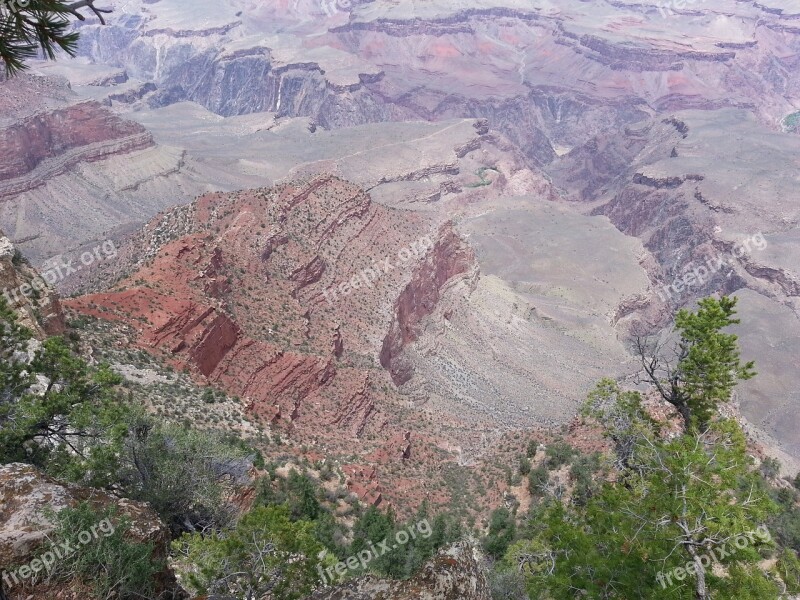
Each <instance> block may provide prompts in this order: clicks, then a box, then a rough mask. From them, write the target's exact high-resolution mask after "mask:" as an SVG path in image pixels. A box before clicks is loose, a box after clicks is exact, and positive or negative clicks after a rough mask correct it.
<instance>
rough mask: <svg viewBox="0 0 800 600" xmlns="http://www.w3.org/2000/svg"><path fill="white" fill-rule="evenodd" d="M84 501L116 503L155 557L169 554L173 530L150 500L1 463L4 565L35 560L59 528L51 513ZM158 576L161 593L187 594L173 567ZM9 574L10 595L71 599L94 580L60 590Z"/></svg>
mask: <svg viewBox="0 0 800 600" xmlns="http://www.w3.org/2000/svg"><path fill="white" fill-rule="evenodd" d="M84 502H86V503H88V504H89V505H90V506H91V507H93V508H94V509H97V510H103V509H106V508H108V507H115V508H116V509H117V513H116V517H115V518H120V519H122V518H124V519H127V520H128V521H129V523H130V525H131V527H130V530H129V532H128V535H130V537H131V539H132V540H133V541H136V542H148V543H152V544H153V552H154V554H153V556H154V558H155V559H159V560H160V559H166V556H167V553H168V550H169V531H168V530H167V528H166V527H165V526H164V525H163V523H161V521H160V520H159V519H158V517H157V515H156V514H155V513H154V512H153V511H152V510H151V509H150V508H149V507H148V506H147V505H146V504H144V503H141V502H133V501H131V500H127V499H124V498H118V497H116V496H112V495H110V494H108V493H106V492H103V491H100V490H95V489H90V488H83V487H79V486H73V485H64V484H61V483H58V482H57V481H55V480H54V479H52V478H50V477H48V476H46V475H44V474H43V473H41V472H40V471H38V470H37V469H36V468H35V467H32V466H30V465H26V464H22V463H11V464H7V465H2V466H0V565H2V567H3V569H7V570H13V568H14V567H17V566H20V565H24V564H27V563H29V562H30V561H31V560H32V559H33V558H35V557H36V555H37V551H38V550H39V549H40V548H42V546H43V545H44V544H45V542H46V541H47V539H48V535H49V534H51V533H52V532H53V530H54V525H53V522H52V517H51V516H50V515H51V514H53V513H58V512H60V511H62V510H64V509H65V508H74V507H76V506H77V505H78V504H81V503H84ZM112 524H113V519H112ZM76 533H77V532H76ZM157 577H158V579H157V581H156V590H157V593H161V592H167V591H170V592H175V593H176V594H177V595H175V596H174V597H175V598H180V597H181V595H180V594H179V593H178V588H177V584H176V581H175V577H174V575H173V574H172V572H171V571H169V570H167V569H165V570H164V571H163V572H162V573H160V574H159V575H158V576H157ZM5 579H6V582H5V584H6V589H5V592H6V594H7V595H8V598H9V600H24V599H27V598H31V597H34V598H39V597H44V594H48V593H49V594H52V593H57V597H59V598H64V599H65V600H83V598H85V594H86V590H85V589H82V586H83V584H85V583H89V582H79V581H75V582H65V583H62V584H60V585H59V587H58V589H53V587H52V586H50V585H45V584H44V583H42V582H38V581H35V582H32V581H31V580H27V581H25V580H23V581H19V582H15V581H14V580H13V578H11V576H10V575H9V576H7V577H6V578H5ZM9 581H10V582H11V584H10V585H11V588H10V589H9V587H8V586H9ZM0 585H2V583H0ZM40 594H41V595H40ZM169 597H173V596H171V595H170V596H169Z"/></svg>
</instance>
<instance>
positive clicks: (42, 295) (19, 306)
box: [0, 232, 65, 337]
mask: <svg viewBox="0 0 800 600" xmlns="http://www.w3.org/2000/svg"><path fill="white" fill-rule="evenodd" d="M56 278H57V272H55V271H54V272H52V273H50V277H48V278H44V277H42V275H40V274H39V273H38V272H37V271H36V270H35V269H34V268H33V267H31V266H30V264H28V262H27V261H26V260H25V259H24V257H23V256H22V254H20V253H19V251H18V250H17V249H16V248H15V247H14V244H12V243H11V240H9V239H8V238H7V237H5V236H4V235H3V233H2V232H0V295H2V296H3V297H4V298H5V300H6V302H7V303H8V305H9V306H10V307H11V308H12V309H13V310H14V311H15V312H16V313H17V314H18V315H19V317H20V322H21V323H22V324H23V325H25V326H26V327H28V328H29V329H31V330H32V331H34V332H36V333H37V334H38V335H39V336H40V337H42V336H44V335H48V334H49V335H53V334H58V333H62V332H63V331H64V329H65V325H64V313H63V312H62V310H61V303H60V302H59V299H58V295H57V294H56V292H55V291H54V289H53V287H52V284H53V283H55V280H56ZM47 279H50V281H48V280H47Z"/></svg>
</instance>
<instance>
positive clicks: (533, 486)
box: [528, 465, 550, 496]
mask: <svg viewBox="0 0 800 600" xmlns="http://www.w3.org/2000/svg"><path fill="white" fill-rule="evenodd" d="M549 481H550V473H549V472H548V470H547V469H546V468H545V467H544V465H541V466H538V467H536V468H535V469H533V470H532V471H531V472H530V474H529V475H528V491H529V492H530V493H531V495H532V496H543V495H544V489H545V487H546V486H547V483H548V482H549Z"/></svg>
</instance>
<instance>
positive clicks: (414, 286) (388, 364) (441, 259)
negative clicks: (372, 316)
mask: <svg viewBox="0 0 800 600" xmlns="http://www.w3.org/2000/svg"><path fill="white" fill-rule="evenodd" d="M474 262H475V257H474V255H473V253H472V249H471V248H469V247H468V246H467V245H466V244H464V243H463V241H462V240H461V238H459V237H458V235H457V234H456V233H455V232H454V231H453V229H452V226H451V225H450V224H447V225H446V226H444V227H443V228H442V230H441V231H440V233H439V236H438V238H437V242H436V244H435V245H434V248H433V250H432V251H431V253H430V254H429V255H428V257H427V259H426V260H425V262H423V263H422V264H421V265H420V266H419V267H418V268H417V269H416V270H415V271H414V276H413V278H412V279H411V281H410V282H409V283H408V285H406V287H405V289H404V290H403V291H402V293H401V294H400V297H399V298H398V299H397V302H396V303H395V318H394V321H393V322H392V325H391V327H390V328H389V332H388V333H387V335H386V337H385V338H384V340H383V347H382V348H381V354H380V359H381V365H383V366H384V367H385V368H386V369H388V370H389V371H390V372H391V374H392V379H393V380H394V382H395V383H396V384H398V385H401V384H403V383H405V382H406V381H408V380H409V379H411V376H412V372H411V370H410V367H409V366H408V365H407V364H406V363H405V362H404V361H403V360H402V351H403V347H404V346H405V345H406V344H408V343H410V342H413V341H414V340H415V339H417V333H418V332H417V328H418V326H419V324H420V321H422V319H423V318H424V317H426V316H427V315H429V314H431V313H432V312H433V309H434V307H435V306H436V303H437V302H438V301H439V297H440V295H441V292H442V288H443V286H444V285H445V283H447V282H448V281H449V280H450V279H452V278H453V277H455V276H456V275H460V274H462V273H465V272H467V271H469V270H470V269H471V268H472V266H473V265H474Z"/></svg>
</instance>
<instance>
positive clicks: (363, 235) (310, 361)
mask: <svg viewBox="0 0 800 600" xmlns="http://www.w3.org/2000/svg"><path fill="white" fill-rule="evenodd" d="M431 225H432V224H431V222H430V221H429V220H428V218H427V217H424V216H421V215H418V214H410V213H403V212H401V211H393V210H390V209H387V208H385V207H383V206H380V205H375V204H373V203H372V202H370V200H369V197H368V196H367V195H366V194H364V193H363V192H362V191H361V190H360V189H358V188H357V187H355V186H352V185H350V184H347V183H345V182H343V181H341V180H338V179H335V178H332V177H319V178H316V179H313V180H311V181H310V182H309V183H307V184H305V185H299V186H298V185H286V186H281V187H278V188H275V189H272V190H254V191H249V192H236V193H233V194H229V195H223V194H210V195H207V196H204V197H202V198H200V199H199V200H198V201H197V202H196V203H195V204H194V205H192V206H190V207H185V208H178V209H175V210H173V211H170V212H169V213H167V214H165V215H163V216H162V217H160V218H157V219H156V220H154V221H153V222H152V223H151V224H150V225H148V226H147V227H146V228H145V229H144V230H143V231H142V232H141V233H140V234H138V235H137V236H136V237H135V238H134V239H133V240H131V243H130V244H128V245H127V246H126V248H123V249H122V250H121V251H120V256H119V258H118V260H117V261H116V267H117V268H119V269H124V270H125V271H127V272H128V273H129V275H128V276H127V277H123V278H122V280H121V281H120V282H119V283H118V284H117V285H116V286H115V287H114V288H113V289H112V290H110V291H108V292H105V293H100V294H94V295H89V296H84V297H81V298H78V299H74V300H70V301H69V306H71V307H72V308H75V309H78V310H80V311H82V312H84V313H87V314H91V315H94V316H96V317H99V318H104V319H112V320H119V321H124V322H126V323H128V324H132V325H134V326H135V327H136V328H137V329H138V330H139V332H140V333H139V337H138V343H139V344H141V345H142V346H144V347H145V348H148V349H149V350H151V351H153V352H156V353H159V354H162V355H163V356H165V357H166V358H167V359H168V360H169V361H171V362H172V363H173V364H174V366H175V367H177V368H179V369H183V368H185V367H189V368H190V369H191V370H192V371H193V372H195V373H196V374H197V375H198V377H201V378H202V379H203V380H205V381H208V382H211V383H213V384H215V385H217V386H220V387H223V388H224V389H226V390H227V391H228V392H229V393H230V394H232V395H237V396H240V397H242V398H243V399H244V400H245V401H246V402H247V405H248V406H249V409H250V411H251V412H252V413H255V414H258V415H260V416H262V417H263V418H265V419H266V420H268V421H270V422H275V423H283V424H284V425H287V426H288V425H290V424H291V426H292V430H293V432H294V434H295V435H301V436H306V435H308V436H309V437H311V436H320V438H322V439H326V438H327V439H328V441H329V442H331V443H336V444H337V445H341V444H342V440H341V437H342V433H345V432H346V434H347V435H346V437H352V438H363V437H364V436H365V435H366V434H367V433H371V434H376V433H378V432H379V431H380V428H381V427H383V424H384V422H385V419H386V416H385V414H384V413H385V411H386V406H385V403H386V401H387V394H389V395H390V396H391V394H393V393H394V392H392V391H391V389H389V388H388V387H386V385H385V379H386V377H385V373H384V372H383V371H381V370H380V369H375V368H374V367H364V366H363V365H364V364H365V360H367V361H371V360H374V359H375V358H377V357H378V354H379V350H380V344H381V339H383V338H386V337H387V336H386V333H385V332H386V331H387V330H391V331H395V330H396V331H397V332H398V335H396V336H393V337H392V336H390V337H392V339H395V337H396V339H397V343H395V344H392V345H391V347H392V350H393V354H392V355H391V356H392V358H393V359H396V358H397V355H398V353H399V352H401V351H402V347H403V345H404V344H406V343H408V342H409V341H411V340H412V339H413V336H414V329H415V327H417V326H418V323H419V321H420V319H421V318H422V317H423V316H425V315H426V314H428V313H430V311H431V310H432V308H433V306H434V305H435V303H436V302H437V300H438V298H439V294H440V291H441V289H442V287H443V286H444V285H445V283H446V281H447V280H448V279H449V278H451V277H452V276H454V275H456V274H458V273H460V272H463V271H464V270H465V269H468V268H470V267H471V264H470V261H471V260H472V256H471V254H470V253H469V252H468V251H467V250H465V249H464V248H462V247H461V246H460V242H459V239H458V237H457V236H456V235H455V233H454V232H453V231H452V229H451V228H449V227H446V228H444V229H443V230H442V231H441V232H440V233H439V234H438V235H437V236H435V241H434V240H431V241H430V244H424V243H422V242H420V232H422V233H424V232H426V231H429V230H430V228H431ZM423 237H424V236H423ZM142 250H144V253H143V252H142ZM378 265H381V266H380V267H379V266H378ZM365 273H370V275H369V277H366V276H365ZM121 274H122V273H121ZM359 282H360V284H359ZM431 283H433V285H431ZM357 284H359V285H357ZM345 285H346V286H347V288H348V289H347V291H346V292H342V289H344V288H343V286H345ZM326 298H327V300H326ZM392 305H395V306H396V308H395V309H394V310H392V309H391V307H392ZM393 313H394V315H395V316H392V314H393ZM387 345H388V343H386V342H384V346H387ZM345 350H347V352H348V353H355V354H357V355H358V356H361V357H362V358H359V359H358V360H357V361H356V363H358V364H356V363H353V362H352V361H351V360H349V359H348V360H345ZM359 365H360V366H359ZM379 388H381V389H382V391H378V390H379ZM333 440H335V442H334V441H333Z"/></svg>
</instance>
